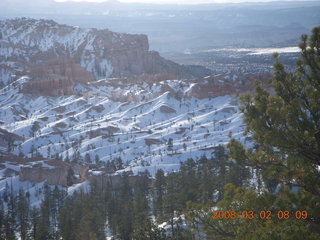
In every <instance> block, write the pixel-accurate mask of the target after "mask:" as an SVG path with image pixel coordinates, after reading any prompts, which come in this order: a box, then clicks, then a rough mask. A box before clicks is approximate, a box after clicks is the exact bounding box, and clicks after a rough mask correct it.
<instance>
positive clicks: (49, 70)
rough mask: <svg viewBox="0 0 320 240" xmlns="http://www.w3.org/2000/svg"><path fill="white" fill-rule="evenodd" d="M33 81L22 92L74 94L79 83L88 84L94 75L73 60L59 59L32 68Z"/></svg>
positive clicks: (25, 85)
mask: <svg viewBox="0 0 320 240" xmlns="http://www.w3.org/2000/svg"><path fill="white" fill-rule="evenodd" d="M30 77H31V80H30V81H28V82H26V83H25V84H24V86H23V89H22V92H24V93H31V94H37V93H41V94H45V95H53V96H58V95H68V94H73V93H74V91H73V89H74V87H75V85H76V84H77V83H84V84H87V83H88V82H90V81H92V75H91V73H90V72H88V71H87V70H85V69H84V68H83V67H81V66H80V65H79V64H75V63H74V62H73V61H72V60H71V59H68V58H59V59H53V60H50V61H46V62H43V63H39V64H34V65H31V67H30Z"/></svg>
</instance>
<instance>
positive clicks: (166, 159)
mask: <svg viewBox="0 0 320 240" xmlns="http://www.w3.org/2000/svg"><path fill="white" fill-rule="evenodd" d="M26 81H30V80H29V79H28V78H27V77H23V78H21V79H19V80H18V81H16V82H14V83H12V84H10V85H8V86H6V87H5V88H3V89H1V91H0V118H1V121H2V124H1V125H0V128H2V129H6V130H7V131H9V132H11V133H15V134H17V135H19V136H21V137H23V139H24V140H22V141H20V143H19V144H18V145H17V146H16V147H15V149H14V151H13V153H15V154H19V153H20V152H22V153H23V154H25V155H28V156H31V155H35V152H39V153H40V154H41V155H42V156H44V157H46V158H55V157H56V155H57V154H59V155H60V156H62V158H63V159H70V160H72V159H73V158H74V157H78V158H79V154H80V158H81V160H82V161H83V162H85V161H86V160H89V159H88V154H89V156H90V162H91V163H95V159H96V155H97V156H99V159H100V161H102V162H107V161H112V160H114V159H116V158H119V157H120V158H121V159H122V160H123V162H124V163H125V170H132V171H133V172H135V173H137V172H138V171H142V170H144V169H148V170H149V171H150V172H151V174H154V172H155V171H156V170H157V169H158V168H163V169H165V170H166V171H173V170H176V169H177V168H178V167H179V163H180V161H184V160H186V159H187V158H190V157H192V158H197V157H201V156H202V155H206V156H207V157H210V156H211V154H212V153H213V152H214V147H215V146H217V145H219V144H226V143H228V141H229V136H230V135H232V137H234V138H237V139H240V140H241V141H245V139H244V136H243V135H242V131H243V123H242V115H241V114H240V113H239V110H238V99H237V97H235V96H232V95H226V96H220V97H215V98H203V99H200V98H196V97H191V96H188V93H189V92H190V89H192V87H193V86H194V84H195V83H192V82H188V81H178V80H168V81H162V82H159V83H152V84H151V83H149V84H147V83H143V84H138V83H136V84H134V83H132V84H130V85H121V81H120V80H117V79H108V80H100V81H99V82H97V83H91V84H88V85H81V84H78V85H77V87H76V91H77V94H76V95H70V96H61V97H45V96H40V95H37V96H36V95H30V94H22V93H20V92H19V89H20V88H21V85H22V84H23V83H24V82H26ZM119 86H122V87H119ZM164 89H170V91H165V90H164ZM170 138H171V139H172V146H170V145H171V144H169V141H170V142H171V140H169V139H170ZM86 154H87V157H85V156H86ZM87 164H89V162H87ZM120 171H122V170H120Z"/></svg>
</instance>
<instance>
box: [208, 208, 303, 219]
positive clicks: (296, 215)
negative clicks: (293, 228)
mask: <svg viewBox="0 0 320 240" xmlns="http://www.w3.org/2000/svg"><path fill="white" fill-rule="evenodd" d="M211 218H212V219H263V220H271V219H301V220H304V219H307V218H308V212H307V211H306V210H303V211H300V210H298V211H281V210H279V211H270V210H262V211H252V210H244V211H240V212H239V211H238V212H237V211H223V210H219V211H212V217H211Z"/></svg>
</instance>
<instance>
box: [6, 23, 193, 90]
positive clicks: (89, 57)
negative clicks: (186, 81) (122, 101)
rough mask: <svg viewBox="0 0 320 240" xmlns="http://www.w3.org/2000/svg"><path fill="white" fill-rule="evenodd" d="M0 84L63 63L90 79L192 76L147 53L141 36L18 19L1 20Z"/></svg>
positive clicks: (146, 46) (170, 62)
mask: <svg viewBox="0 0 320 240" xmlns="http://www.w3.org/2000/svg"><path fill="white" fill-rule="evenodd" d="M0 29H1V34H0V36H1V38H0V66H1V68H0V70H1V71H0V74H1V75H0V79H1V82H2V85H5V84H7V83H8V82H10V81H12V80H14V79H17V77H18V76H22V75H25V74H28V73H29V71H30V68H33V67H34V65H35V64H39V63H42V62H44V63H45V62H48V61H51V60H53V59H56V58H68V59H71V60H72V61H73V62H74V63H76V64H80V65H81V66H82V67H83V68H85V69H86V70H87V71H89V72H91V73H92V75H93V77H94V79H100V78H105V77H110V76H113V77H123V76H132V75H141V74H150V75H153V74H172V75H175V76H176V77H178V78H180V77H191V76H192V74H190V73H189V70H188V69H187V68H185V67H183V66H181V65H179V64H177V63H174V62H172V61H169V60H166V59H164V58H162V57H161V56H160V55H159V53H157V52H155V51H150V50H149V43H148V38H147V36H146V35H142V34H124V33H115V32H112V31H109V30H106V29H104V30H98V29H83V28H79V27H73V26H67V25H62V24H58V23H56V22H54V21H52V20H35V19H28V18H19V19H11V20H3V21H0Z"/></svg>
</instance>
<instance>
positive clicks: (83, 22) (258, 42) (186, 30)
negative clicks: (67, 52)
mask: <svg viewBox="0 0 320 240" xmlns="http://www.w3.org/2000/svg"><path fill="white" fill-rule="evenodd" d="M319 12H320V2H319V1H301V2H296V1H290V2H288V1H283V2H266V3H239V4H204V5H192V6H190V5H153V4H142V3H141V4H137V3H135V4H128V3H119V2H114V1H112V2H106V3H85V2H81V3H79V2H78V3H76V2H65V3H61V2H60V3H57V2H54V1H53V0H51V1H50V0H48V1H40V0H30V1H22V0H2V1H1V2H0V16H1V18H12V17H23V16H25V17H32V18H38V19H39V18H45V19H53V20H55V21H57V22H59V23H65V24H68V25H73V26H80V27H86V28H91V27H96V28H99V29H105V28H108V29H111V30H112V31H115V32H125V33H135V34H141V33H142V34H147V35H148V37H149V39H150V48H151V49H153V50H156V51H159V52H161V53H164V52H172V51H176V52H184V51H186V50H187V49H189V50H191V51H197V50H203V49H209V48H214V47H246V48H248V47H286V46H296V45H297V42H298V39H299V37H300V35H301V34H305V33H309V32H310V30H311V29H312V28H313V27H315V26H316V25H319V23H320V14H319Z"/></svg>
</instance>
